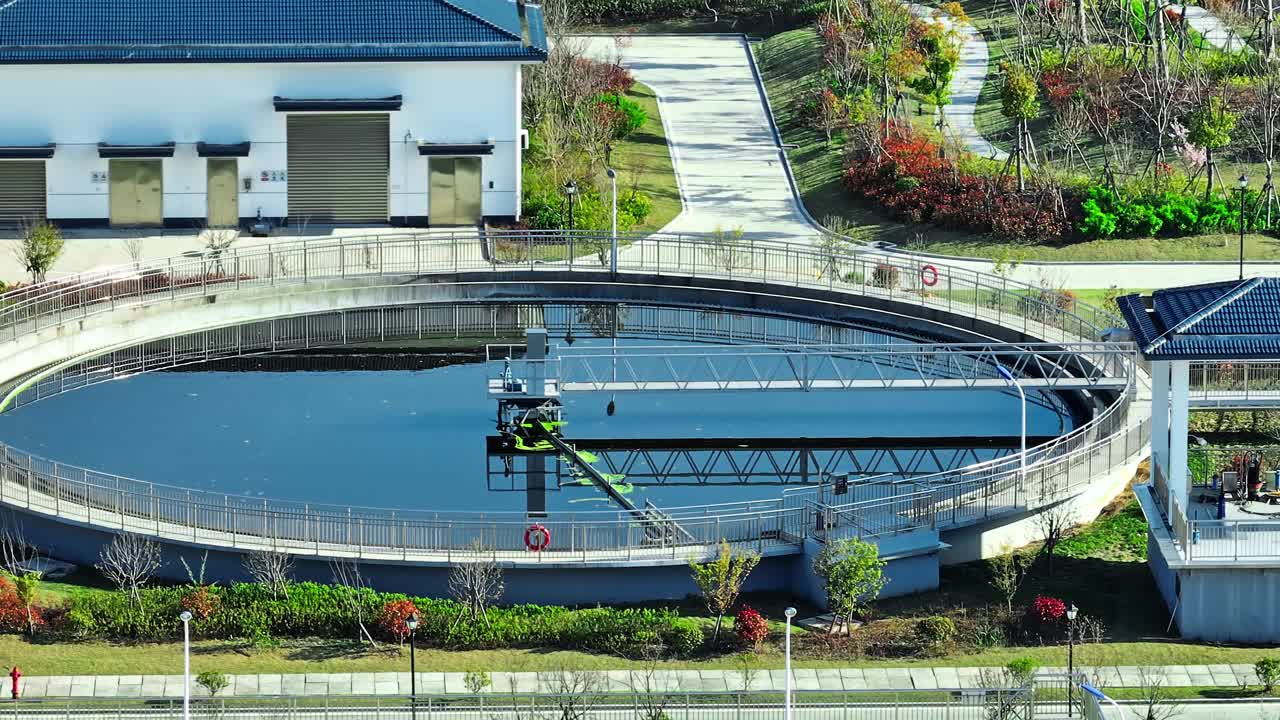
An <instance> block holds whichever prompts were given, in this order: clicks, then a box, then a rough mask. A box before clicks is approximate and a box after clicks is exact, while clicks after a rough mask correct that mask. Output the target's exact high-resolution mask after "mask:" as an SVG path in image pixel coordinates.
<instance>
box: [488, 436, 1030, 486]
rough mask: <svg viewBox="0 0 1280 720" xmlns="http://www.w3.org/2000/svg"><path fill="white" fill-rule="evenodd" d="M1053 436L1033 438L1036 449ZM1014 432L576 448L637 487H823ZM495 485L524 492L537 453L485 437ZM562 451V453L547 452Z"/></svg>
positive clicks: (934, 459) (1002, 444)
mask: <svg viewBox="0 0 1280 720" xmlns="http://www.w3.org/2000/svg"><path fill="white" fill-rule="evenodd" d="M1052 440H1053V437H1052V436H1047V437H1040V436H1031V437H1028V438H1027V444H1028V446H1029V447H1035V446H1037V445H1041V444H1043V443H1048V442H1051V441H1052ZM1020 442H1021V439H1020V438H1018V437H1016V436H1014V437H929V438H904V437H892V438H882V437H864V438H798V439H793V440H788V439H783V438H741V439H740V438H697V439H682V438H661V439H659V438H629V439H616V440H597V439H587V438H582V439H575V440H573V446H574V447H575V448H577V449H578V450H585V451H587V452H590V453H591V454H592V455H594V456H595V457H597V458H598V462H597V464H598V465H599V466H600V469H601V470H602V471H603V472H606V473H609V474H611V475H622V476H625V477H626V481H627V482H628V483H630V484H632V485H642V486H643V485H714V484H729V485H817V484H819V483H822V482H828V483H829V482H831V478H832V477H834V476H837V475H848V476H849V477H850V478H851V480H852V481H853V482H855V483H857V482H866V478H868V477H877V478H884V477H895V478H910V477H916V476H923V475H935V474H937V473H941V472H947V471H950V470H959V469H961V468H964V467H969V466H972V465H977V464H980V463H984V462H987V461H990V460H995V459H998V458H1002V457H1006V456H1010V455H1016V454H1017V452H1018V449H1019V446H1020ZM486 444H487V454H488V457H489V478H490V487H491V488H493V489H508V490H516V491H523V490H524V489H525V487H524V486H523V485H515V484H513V483H511V482H510V479H511V478H513V477H514V478H517V479H519V478H522V477H524V476H525V475H526V474H527V472H526V471H524V470H522V467H521V465H520V464H518V463H516V462H514V461H515V460H516V459H518V458H521V457H529V456H531V455H538V454H540V453H537V452H526V451H518V450H513V449H512V448H511V447H510V444H509V443H508V442H506V439H505V438H503V437H501V436H497V435H491V436H489V437H488V438H487V439H486ZM541 454H548V455H553V456H554V455H556V453H554V452H552V453H541ZM553 472H555V475H556V477H557V478H559V479H560V481H561V482H562V483H565V482H571V481H572V479H573V477H574V476H573V475H572V473H571V472H569V471H568V470H567V469H566V468H565V467H564V464H563V463H557V464H556V465H555V468H554V470H553Z"/></svg>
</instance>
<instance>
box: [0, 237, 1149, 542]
mask: <svg viewBox="0 0 1280 720" xmlns="http://www.w3.org/2000/svg"><path fill="white" fill-rule="evenodd" d="M604 240H607V238H601V237H599V236H594V235H590V234H575V235H570V234H546V235H539V234H536V233H519V234H513V235H506V236H501V235H497V236H495V235H493V234H487V235H478V234H476V233H459V234H456V235H451V236H440V235H428V234H400V235H384V236H369V237H361V238H334V239H326V240H319V241H316V240H307V241H296V242H281V243H271V244H267V245H260V246H254V247H246V248H239V249H232V250H228V251H223V252H222V253H219V254H217V255H216V256H214V255H208V256H204V257H193V258H187V257H177V258H171V259H165V260H160V261H154V262H144V263H138V264H135V265H131V266H127V267H122V268H117V269H111V270H107V271H101V272H94V273H85V274H82V275H78V276H73V277H70V278H64V279H59V280H56V281H50V282H46V283H42V284H37V285H35V286H29V287H27V288H23V289H21V290H19V291H16V292H13V293H9V294H8V295H6V296H5V298H4V299H5V302H4V303H3V305H0V343H2V344H3V345H2V347H0V386H2V387H4V388H7V389H8V390H9V393H8V395H7V396H6V398H5V400H4V402H3V404H2V405H0V409H5V408H11V407H14V406H16V405H17V404H20V403H21V402H25V401H30V400H32V399H36V398H39V397H46V396H48V395H49V394H53V393H55V392H61V391H63V390H65V389H71V388H73V387H76V386H83V385H84V384H90V383H92V382H98V381H101V380H103V379H109V378H110V377H119V376H122V375H127V374H130V373H134V372H145V371H148V370H152V369H162V368H165V367H175V366H178V365H180V364H183V363H190V362H200V361H202V360H203V359H208V358H212V357H229V356H235V355H242V354H250V353H253V352H274V351H279V350H282V349H288V348H298V347H316V346H325V345H329V346H332V345H337V344H342V343H343V342H348V341H350V340H351V339H352V338H353V337H359V336H361V334H363V335H364V336H365V337H368V338H384V337H392V336H394V335H395V334H396V333H397V332H401V333H408V332H410V329H409V328H411V327H412V326H413V325H414V323H421V322H423V320H422V318H432V319H433V321H438V322H439V323H440V325H441V326H443V327H449V326H450V325H449V323H450V321H451V320H450V318H449V317H448V316H447V315H446V314H444V313H439V314H437V313H436V311H435V310H430V311H425V312H424V310H423V309H422V308H424V307H429V306H431V307H439V306H440V305H443V304H446V303H450V302H456V303H467V304H475V303H477V302H479V303H511V302H516V303H527V304H538V303H543V304H545V303H547V302H554V301H555V299H559V300H570V301H586V302H589V303H593V304H600V303H616V302H620V301H621V302H640V303H643V302H645V301H646V300H647V302H650V303H653V304H663V303H666V304H670V301H671V299H672V298H673V297H679V298H683V299H686V300H687V299H688V298H692V297H695V296H696V297H702V296H705V297H707V298H711V297H714V298H715V304H716V305H717V306H720V307H736V308H738V309H739V311H743V312H747V313H750V312H753V311H754V312H757V313H758V312H760V308H761V307H765V308H770V311H769V312H770V314H773V312H774V311H773V308H775V307H776V308H782V309H783V310H780V311H778V313H779V314H781V315H783V316H786V315H790V316H792V317H802V316H803V317H810V318H813V319H816V320H818V321H819V322H827V321H829V320H830V319H831V318H832V317H835V316H839V315H840V314H841V313H844V314H847V316H849V317H854V316H855V315H857V313H861V315H860V316H858V317H861V318H865V317H867V316H868V315H873V314H875V313H890V314H889V315H886V316H884V317H885V318H886V323H897V324H901V323H902V322H903V321H904V320H908V321H914V320H918V321H919V322H920V323H921V324H924V325H930V324H932V325H931V326H932V327H938V328H941V327H944V326H945V327H950V328H953V329H959V330H958V331H960V332H964V333H965V334H966V335H967V336H969V337H975V336H981V337H989V338H1006V339H1012V338H1014V337H1016V338H1018V339H1022V338H1026V337H1032V338H1040V339H1041V340H1043V341H1045V343H1043V344H1042V343H1030V344H1027V343H1017V344H1015V343H1009V342H1005V343H997V342H992V343H990V344H987V345H974V344H973V343H970V344H969V347H968V348H965V349H955V348H953V349H950V350H948V349H947V348H945V347H942V346H937V347H935V348H933V349H934V354H933V355H929V354H927V353H921V352H919V348H916V350H917V353H916V354H915V355H912V354H911V353H910V352H908V353H907V354H905V355H903V354H902V353H901V352H891V350H895V349H894V348H886V347H885V346H880V347H879V348H878V349H877V348H873V347H864V348H862V349H860V350H855V349H854V348H855V347H858V346H859V345H861V344H862V343H860V341H859V339H858V338H856V337H855V338H843V337H830V338H803V339H800V340H799V341H798V342H796V341H794V340H792V339H790V338H775V337H772V336H769V335H770V333H767V332H766V333H759V334H757V335H755V336H753V337H751V338H750V339H749V340H747V341H748V342H752V343H756V344H760V343H764V344H773V345H777V344H781V343H790V344H792V345H793V346H794V345H804V346H809V348H808V349H807V350H804V351H797V350H795V349H794V347H793V349H789V350H786V351H779V350H776V349H775V350H765V351H763V352H762V353H760V352H758V351H757V350H755V349H753V350H749V351H746V350H744V351H740V352H739V353H738V357H737V358H732V357H712V356H713V355H721V354H719V353H714V354H713V353H705V352H704V353H703V356H702V357H697V355H696V353H694V354H693V355H685V356H682V359H677V360H673V361H671V363H672V364H671V365H670V366H669V367H667V366H665V365H663V364H661V363H660V362H659V363H658V364H657V365H656V366H654V367H645V368H643V371H642V368H641V364H642V363H641V362H640V361H639V360H638V359H637V358H636V357H635V356H632V359H631V360H630V362H631V365H632V368H633V369H632V370H627V369H626V368H625V366H622V365H620V363H619V360H620V357H619V356H618V355H615V354H613V353H603V354H602V353H600V352H599V351H588V350H585V349H584V350H582V351H581V352H580V353H573V352H570V353H567V354H566V355H565V357H570V358H579V360H577V361H576V362H577V365H576V368H575V367H572V366H564V367H561V368H560V369H559V370H558V372H557V376H558V377H557V378H556V379H558V380H562V381H564V382H565V383H566V385H565V387H566V388H569V387H575V385H573V384H574V383H581V384H582V387H583V388H585V389H594V390H601V391H611V392H627V391H629V390H628V386H629V387H630V388H632V389H635V390H640V389H653V388H650V387H648V385H649V384H652V383H657V382H663V383H667V384H668V387H669V389H670V390H675V391H680V390H688V389H693V388H694V387H698V386H694V385H691V383H694V382H697V383H703V384H705V387H706V388H707V389H708V390H710V391H716V390H721V389H723V383H725V382H728V381H734V382H745V383H747V385H749V386H753V387H755V388H758V389H764V390H778V389H793V390H817V389H823V386H824V385H825V386H829V388H830V389H838V388H839V389H845V388H848V389H853V388H858V387H865V388H867V389H872V388H876V389H885V388H889V389H892V388H905V387H912V386H914V387H915V388H917V389H948V388H955V389H960V388H964V389H971V388H991V389H999V388H1004V389H1006V390H1008V389H1009V387H1008V386H1007V385H1006V384H1005V383H1004V382H1003V381H1002V380H1000V379H997V378H996V377H994V375H993V373H992V370H993V369H994V363H996V362H999V363H1000V364H1001V365H1003V366H1006V367H1009V368H1010V369H1012V370H1013V372H1014V375H1015V377H1016V378H1018V384H1019V385H1020V386H1023V387H1031V388H1035V389H1039V390H1044V391H1046V394H1050V395H1052V394H1054V393H1053V391H1056V390H1080V391H1084V392H1085V393H1089V394H1091V395H1092V394H1095V393H1094V391H1103V392H1101V393H1100V394H1099V395H1098V397H1099V403H1098V406H1099V407H1100V409H1099V410H1098V411H1097V412H1096V413H1095V414H1094V417H1093V418H1092V419H1090V420H1088V421H1087V422H1085V423H1084V424H1082V425H1080V426H1078V427H1076V428H1074V429H1073V430H1071V431H1070V432H1068V433H1065V434H1063V435H1061V436H1059V437H1057V438H1054V439H1053V440H1052V441H1049V442H1046V443H1041V444H1040V445H1039V446H1037V447H1035V448H1032V449H1031V450H1030V451H1029V452H1028V453H1027V457H1026V458H1025V470H1023V469H1022V465H1023V459H1022V458H1021V457H1019V456H1018V455H1017V454H1014V455H1009V456H1005V457H998V458H994V459H991V460H987V461H984V462H979V463H976V464H973V465H969V466H966V467H964V468H960V469H953V470H948V471H945V472H941V473H933V474H928V475H920V476H913V477H910V478H890V479H887V480H886V481H883V482H879V483H876V484H875V485H874V488H873V489H868V491H867V492H862V493H859V495H858V497H857V498H856V499H854V500H852V501H848V502H838V503H834V504H833V503H830V502H825V501H822V500H820V499H818V498H817V497H816V496H815V495H814V494H813V493H814V492H815V491H816V489H815V488H797V492H796V493H792V494H789V495H786V496H785V497H782V498H779V499H778V500H776V501H772V502H759V503H756V502H753V503H729V504H724V505H719V506H702V507H698V508H676V509H670V510H669V511H668V512H667V513H666V517H668V518H670V521H671V522H673V523H676V524H678V526H679V527H680V529H681V532H680V533H665V532H664V533H654V532H653V531H652V527H651V526H646V525H645V523H643V522H637V520H636V518H635V517H634V516H633V515H631V514H630V513H626V512H584V513H574V514H572V515H567V516H563V517H554V518H548V519H546V520H545V521H543V522H544V524H546V525H547V526H548V527H549V528H550V529H551V530H552V531H553V532H554V533H555V536H556V537H557V538H558V539H560V540H558V542H557V545H556V546H555V547H554V548H551V549H550V550H549V551H547V552H544V553H541V554H539V555H538V557H536V558H532V557H530V556H529V554H528V553H527V552H526V551H525V550H524V547H523V540H522V539H523V535H524V531H525V529H526V528H527V526H528V522H529V518H528V517H527V515H526V514H524V513H514V514H510V515H504V514H501V513H485V514H484V515H480V514H478V513H466V514H448V513H434V512H429V511H413V510H400V509H379V508H358V507H349V506H320V505H314V504H309V503H297V502H288V501H282V500H273V499H254V498H244V497H236V496H228V495H225V494H220V493H205V492H200V491H195V490H190V489H187V488H176V487H168V486H164V485H158V484H154V483H149V482H145V481H142V480H136V479H131V478H124V477H120V476H115V475H110V474H106V473H101V472H97V471H94V470H92V469H88V468H81V467H77V466H74V465H69V464H66V463H62V462H60V461H58V460H56V459H50V458H42V457H39V456H35V455H32V454H30V453H28V452H25V451H23V450H21V449H18V448H14V447H7V446H0V503H3V504H5V505H7V506H9V507H12V508H16V509H19V510H22V511H24V512H28V513H34V514H37V515H41V516H44V517H49V518H53V519H56V520H59V521H63V522H67V523H71V524H73V525H78V526H81V527H91V528H95V529H98V530H106V531H117V532H118V531H121V530H125V531H129V532H135V533H143V534H148V535H151V536H155V537H159V538H162V539H165V540H172V541H178V542H187V543H191V542H194V543H200V544H206V545H215V546H222V547H229V548H236V549H241V550H254V549H264V548H273V549H277V550H284V551H287V552H291V553H296V554H304V555H312V556H321V557H332V556H355V557H360V558H364V559H367V560H372V561H381V560H387V561H394V562H404V561H414V562H451V561H453V560H455V559H456V558H461V557H472V556H474V554H475V553H476V552H477V551H476V549H475V548H476V543H482V545H483V547H485V548H486V549H485V550H484V551H483V552H484V554H486V555H490V556H493V557H498V558H502V559H505V560H508V561H510V562H534V561H536V562H544V561H546V560H548V559H552V560H561V561H567V562H597V561H599V562H606V561H616V560H619V559H622V560H630V559H651V560H662V561H664V562H679V563H683V562H686V561H687V560H688V559H689V558H690V557H692V556H705V555H706V554H708V553H711V552H714V547H715V545H716V544H718V543H719V542H721V541H722V540H725V541H728V542H731V543H735V544H741V545H749V546H752V547H757V548H759V549H760V550H762V551H773V550H774V549H775V548H777V551H786V552H790V551H791V550H790V549H789V548H793V547H794V545H793V543H794V542H795V538H797V537H802V536H804V535H805V534H807V533H808V532H810V530H811V529H812V527H813V518H814V517H815V514H821V515H822V516H823V517H829V518H830V519H831V521H832V523H833V524H832V525H830V528H831V531H832V532H840V533H844V534H857V535H860V536H863V537H876V536H879V535H884V534H889V533H897V532H903V531H909V530H913V529H919V528H938V529H945V528H956V527H961V526H963V525H966V524H971V523H977V522H984V521H988V520H992V519H998V518H1001V517H1005V516H1009V515H1011V514H1015V513H1025V512H1028V511H1031V510H1034V509H1036V508H1039V507H1041V506H1043V505H1045V504H1047V503H1051V502H1056V501H1058V500H1060V499H1061V498H1063V497H1064V496H1069V495H1070V494H1072V493H1075V492H1079V491H1081V490H1083V489H1084V488H1085V487H1087V486H1088V485H1089V483H1090V482H1091V481H1093V480H1094V479H1095V478H1097V477H1099V476H1100V474H1101V473H1107V472H1110V471H1111V470H1112V469H1113V468H1115V467H1117V466H1119V465H1121V464H1124V463H1127V462H1131V461H1132V459H1133V458H1135V457H1136V456H1138V455H1139V454H1140V453H1142V452H1143V451H1144V446H1145V444H1146V442H1147V432H1148V430H1147V424H1146V422H1145V421H1141V420H1140V417H1141V414H1140V413H1139V415H1138V417H1134V416H1132V414H1131V412H1130V408H1131V405H1133V403H1135V401H1136V400H1137V398H1136V391H1135V385H1134V383H1133V367H1132V363H1131V362H1130V361H1128V360H1127V359H1126V354H1127V353H1130V352H1131V351H1132V348H1131V347H1130V346H1129V345H1127V344H1120V345H1107V344H1105V343H1098V342H1097V338H1099V337H1101V336H1102V334H1103V332H1104V331H1105V330H1107V329H1108V328H1109V327H1112V326H1115V325H1116V324H1118V321H1117V320H1116V319H1115V318H1113V317H1112V316H1110V315H1108V314H1106V313H1104V312H1101V311H1098V310H1096V309H1094V308H1091V307H1089V306H1087V305H1083V304H1078V303H1064V302H1063V301H1062V299H1061V298H1060V297H1058V296H1056V295H1054V294H1053V293H1049V292H1046V291H1045V290H1043V289H1041V288H1036V287H1032V286H1027V285H1021V284H1019V283H1017V282H1014V281H1010V280H1008V279H1006V278H1002V277H997V276H991V275H985V274H982V273H976V272H972V271H968V270H964V269H960V268H951V267H941V266H940V267H936V268H932V270H931V271H930V272H928V273H926V272H922V268H923V263H922V261H919V260H917V259H914V258H909V257H903V258H896V257H886V256H884V255H879V254H876V255H872V254H866V253H862V252H859V251H858V249H857V248H853V249H851V250H848V251H844V250H838V249H837V250H833V249H831V248H820V247H816V246H812V245H788V244H785V243H762V244H751V243H745V244H742V245H735V246H734V247H732V248H726V247H725V245H724V243H723V242H722V241H719V240H716V239H714V238H709V237H702V236H694V235H683V236H674V235H649V236H643V237H640V236H637V237H631V238H624V239H623V240H624V244H629V245H630V247H629V249H628V250H627V252H626V253H625V254H623V255H622V256H620V257H619V258H618V261H619V262H618V271H617V273H616V274H611V273H609V272H608V271H607V269H606V268H604V267H602V266H601V264H600V263H598V262H596V259H595V255H594V253H593V254H591V255H589V256H588V259H586V260H584V259H582V258H579V257H577V253H576V252H574V251H573V247H574V244H575V243H590V244H591V245H599V243H601V242H602V241H604ZM578 247H579V248H580V247H582V245H579V246H578ZM933 270H936V274H935V273H934V272H933ZM926 282H927V283H929V284H926ZM549 298H552V299H549ZM677 304H679V303H677ZM708 305H710V302H709V301H708V302H707V303H706V305H703V308H702V309H704V310H705V309H706V307H707V306H708ZM379 308H380V309H379ZM832 308H836V309H838V310H839V312H835V311H834V310H833V311H832V313H831V314H822V313H823V312H824V309H832ZM323 315H328V316H329V317H328V319H326V320H316V318H318V317H319V316H323ZM415 316H416V318H417V319H414V318H415ZM577 319H578V318H576V317H575V318H574V320H577ZM312 323H316V324H315V325H314V326H313V325H312ZM566 324H567V323H566ZM588 324H589V325H591V326H592V332H593V334H596V335H597V336H598V335H599V334H600V333H599V332H598V330H599V328H596V327H595V326H596V325H598V323H588ZM907 324H910V323H909V322H908V323H907ZM534 325H535V326H536V323H534ZM526 327H527V325H526ZM579 327H581V326H579ZM246 328H248V329H246ZM611 331H612V328H611ZM744 340H746V338H744ZM821 345H828V346H838V347H826V348H823V349H821V350H815V349H814V347H815V346H821ZM1055 348H1056V349H1055ZM903 350H906V348H903ZM1073 353H1074V356H1073ZM731 354H732V353H731ZM894 355H897V357H892V356H894ZM593 358H594V359H593ZM658 360H659V359H655V361H654V362H658ZM561 361H562V362H563V361H564V360H563V358H562V359H561ZM569 362H570V363H572V362H574V361H573V360H570V361H569ZM681 362H685V363H688V365H685V366H681V365H680V364H679V363H681ZM602 363H603V364H602ZM647 363H649V361H645V363H644V364H647ZM654 368H656V369H654ZM694 368H701V369H697V370H695V369H694ZM868 368H870V369H871V370H870V372H868ZM615 369H618V370H620V372H621V373H622V374H621V375H619V376H617V377H618V378H619V379H617V380H615V379H614V378H615V375H614V371H615ZM943 370H945V371H946V372H943ZM609 383H623V385H612V386H611V385H609ZM787 383H790V387H786V384H787ZM654 387H659V386H656V385H655V386H654ZM811 461H812V458H811ZM618 462H627V461H626V460H619V461H618ZM637 462H638V461H637ZM867 487H868V488H871V486H867ZM655 538H656V539H655Z"/></svg>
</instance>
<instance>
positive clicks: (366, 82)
mask: <svg viewBox="0 0 1280 720" xmlns="http://www.w3.org/2000/svg"><path fill="white" fill-rule="evenodd" d="M519 78H520V66H519V65H517V64H514V63H497V62H489V63H485V62H474V63H473V62H451V63H346V64H339V63H293V64H278V65H242V64H226V65H183V64H172V65H53V66H7V67H0V95H3V96H4V98H5V102H3V103H0V145H40V144H45V143H50V142H52V143H57V145H58V149H57V152H56V154H55V155H54V157H53V159H52V160H49V161H48V164H47V168H48V170H47V180H48V193H49V217H50V218H52V219H55V220H69V221H74V220H89V221H92V220H98V221H102V220H105V219H106V217H107V214H108V211H107V205H108V183H106V182H94V181H93V174H94V173H95V172H96V173H103V172H106V171H107V167H108V162H109V161H108V160H105V159H100V158H99V157H98V149H97V144H98V143H99V142H107V143H112V144H140V145H151V144H160V143H166V142H176V143H178V146H177V150H176V152H175V153H174V157H172V158H166V159H165V160H164V161H163V172H164V215H165V217H166V218H175V219H177V218H194V219H198V220H203V218H205V217H206V199H205V192H206V170H205V162H204V159H203V158H199V157H197V155H196V149H195V144H196V143H197V142H201V141H204V142H212V143H237V142H243V141H245V140H248V141H250V142H252V143H253V149H252V151H251V153H250V155H249V157H247V158H241V159H240V163H239V164H240V177H241V178H244V177H253V178H254V180H253V187H252V190H251V191H249V192H243V190H242V192H241V195H240V214H241V216H242V217H253V216H254V215H255V214H256V213H257V212H258V211H259V210H261V211H262V214H263V216H264V217H274V218H278V217H284V216H286V214H287V208H288V204H287V200H288V195H287V191H288V184H287V182H281V181H275V182H266V183H263V182H261V181H260V177H261V174H262V173H263V172H267V173H270V172H272V171H286V170H287V169H288V163H287V155H286V147H285V138H286V117H287V113H278V112H276V111H275V108H274V107H273V105H272V97H274V96H281V97H288V98H299V99H321V98H373V97H387V96H392V95H402V96H403V97H404V104H403V107H402V109H401V110H399V111H396V112H391V113H390V116H391V137H390V143H391V163H390V183H389V185H390V193H391V197H390V210H391V215H392V217H393V218H395V217H403V216H408V217H421V216H425V215H427V160H428V159H427V158H425V157H421V156H420V155H418V150H417V147H416V145H415V143H414V142H411V141H410V142H407V141H406V140H407V139H408V140H416V139H419V138H420V139H423V140H426V141H429V142H437V143H440V142H443V143H476V142H484V141H485V140H487V139H489V138H492V139H493V140H494V141H495V142H496V147H495V150H494V154H493V155H492V156H489V157H485V158H484V160H483V169H482V173H483V178H482V187H483V189H484V190H483V193H484V195H483V212H484V214H485V215H486V216H512V215H518V214H519V181H520V176H519V165H520V146H519V141H520V125H521V119H520V99H519V92H520V80H519ZM490 183H492V185H493V187H492V188H490Z"/></svg>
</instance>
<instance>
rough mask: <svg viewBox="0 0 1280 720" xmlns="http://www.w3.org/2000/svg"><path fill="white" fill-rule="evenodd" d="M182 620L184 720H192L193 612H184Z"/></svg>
mask: <svg viewBox="0 0 1280 720" xmlns="http://www.w3.org/2000/svg"><path fill="white" fill-rule="evenodd" d="M178 618H179V619H181V620H182V720H191V611H190V610H183V611H182V614H181V615H179V616H178Z"/></svg>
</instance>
